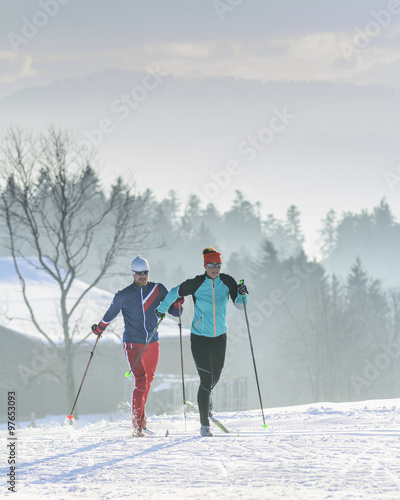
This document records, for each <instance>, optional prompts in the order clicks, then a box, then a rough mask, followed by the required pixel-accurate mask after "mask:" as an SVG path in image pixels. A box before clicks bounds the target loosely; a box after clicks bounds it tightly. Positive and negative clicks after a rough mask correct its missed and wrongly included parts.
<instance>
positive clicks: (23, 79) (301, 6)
mask: <svg viewBox="0 0 400 500" xmlns="http://www.w3.org/2000/svg"><path fill="white" fill-rule="evenodd" d="M105 70H106V71H105ZM115 70H120V71H119V72H117V71H115ZM129 78H131V83H130V84H129ZM54 82H58V83H54ZM399 82H400V1H399V0H386V1H368V2H366V1H365V0H356V1H352V0H343V1H340V0H336V1H332V0H326V1H324V0H314V1H311V0H305V1H302V2H299V1H298V0H297V1H295V0H292V1H285V0H280V1H277V0H276V1H261V0H243V1H240V0H182V1H165V0H154V1H152V0H146V1H137V0H136V1H135V0H132V1H127V0H117V1H113V2H111V1H109V2H104V1H103V2H101V1H94V0H84V1H79V2H78V1H77V0H69V1H68V0H40V1H32V0H29V1H23V0H20V1H18V2H15V1H14V0H3V1H0V126H1V127H2V128H3V127H5V126H7V125H8V124H9V123H11V122H15V121H16V120H17V121H18V122H19V123H20V124H21V125H22V126H24V125H26V126H29V127H31V128H35V125H38V126H41V125H43V124H44V120H45V118H46V120H47V122H48V121H51V122H55V123H57V124H59V125H62V126H69V127H73V128H74V129H75V130H77V131H78V132H79V134H80V135H79V137H80V139H81V140H82V141H83V140H84V139H85V138H86V139H87V137H88V136H91V137H92V140H93V142H95V140H94V139H95V135H96V134H95V132H94V131H95V130H96V129H98V127H99V126H100V122H101V121H102V120H103V122H102V126H103V128H104V130H103V131H104V134H103V136H104V137H103V140H101V141H99V155H100V160H101V165H102V168H103V174H104V178H105V179H110V178H111V177H112V176H113V175H115V174H116V173H122V174H123V175H128V173H129V172H131V171H133V172H134V174H135V177H136V178H137V180H138V185H139V186H140V187H150V188H152V189H153V190H154V192H155V193H156V195H157V196H158V197H160V198H161V197H163V196H165V195H166V193H167V192H168V190H169V189H172V188H175V189H176V190H177V191H178V192H179V193H180V194H181V196H182V198H183V199H184V198H185V196H186V194H188V193H191V192H197V193H198V194H200V195H201V196H202V198H203V199H204V201H205V202H206V201H207V200H208V201H212V202H214V203H215V204H216V205H217V206H218V207H219V208H221V209H225V208H227V207H228V206H229V204H230V201H231V200H232V198H233V196H234V191H235V190H236V189H241V190H242V191H243V192H244V193H245V195H246V196H247V197H248V198H249V199H251V200H252V201H261V202H262V206H263V214H267V213H274V214H275V215H276V216H279V217H281V216H283V215H284V213H285V211H286V209H287V207H288V206H289V205H290V204H296V205H297V206H298V207H299V209H300V211H301V213H302V214H303V217H302V219H303V226H304V230H305V232H306V233H307V237H308V242H307V248H308V249H309V251H310V252H311V251H312V248H313V242H314V240H315V238H316V230H317V229H318V227H319V221H320V220H321V219H322V218H324V216H325V214H326V212H327V211H328V210H329V208H334V209H336V210H337V211H338V213H339V214H340V213H341V212H342V211H344V210H352V211H359V210H360V209H362V208H371V207H372V206H374V205H376V204H377V203H378V202H379V200H380V199H381V198H382V197H384V196H385V197H386V198H387V200H388V202H389V204H390V205H391V207H392V209H393V210H394V212H395V213H396V215H397V217H398V218H399V219H400V196H399V195H400V182H398V183H397V182H396V180H397V178H396V176H397V175H399V176H400V172H399V170H400V144H399V127H398V117H399V111H400V110H399V90H398V86H399ZM306 84H307V85H306ZM34 88H36V91H35V90H34ZM41 89H42V90H41ZM88 89H89V90H88ZM35 92H36V93H35ZM85 92H86V93H85ZM50 97H51V98H52V99H53V100H51V98H50ZM60 101H63V102H60ZM44 117H45V118H44ZM85 132H86V135H85ZM399 180H400V177H399ZM390 182H392V184H390Z"/></svg>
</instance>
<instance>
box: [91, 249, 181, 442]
mask: <svg viewBox="0 0 400 500" xmlns="http://www.w3.org/2000/svg"><path fill="white" fill-rule="evenodd" d="M131 269H132V274H133V283H132V284H131V285H129V286H127V287H126V288H124V289H123V290H120V291H118V292H117V293H116V294H115V296H114V299H113V301H112V303H111V305H110V307H109V308H108V311H107V312H106V313H105V315H104V316H103V319H102V320H101V321H100V323H99V324H95V325H93V326H92V331H93V333H94V334H96V335H101V334H102V333H103V332H104V330H105V329H106V328H107V326H108V325H109V324H110V323H111V321H112V320H113V319H114V318H115V317H116V316H117V315H118V314H119V313H120V312H122V316H123V318H124V325H125V328H124V335H123V347H124V351H125V355H126V358H127V361H128V364H129V368H131V367H133V365H135V366H134V368H133V370H132V373H133V375H134V377H135V386H134V389H133V393H132V424H133V434H132V435H133V436H134V437H142V436H143V435H144V434H143V429H144V428H145V427H146V417H145V404H146V400H147V396H148V394H149V391H150V386H151V383H152V382H153V379H154V373H155V371H156V368H157V364H158V359H159V354H160V345H159V340H158V331H156V332H155V333H154V335H153V336H152V338H151V340H150V342H149V344H148V345H147V347H146V349H145V350H144V351H143V353H142V355H141V356H140V358H139V359H138V356H139V354H140V352H141V351H142V349H143V347H144V345H145V344H146V343H147V342H148V341H149V338H150V336H151V334H152V332H153V331H154V329H155V328H156V326H157V322H158V318H157V316H156V314H155V312H154V311H155V309H156V308H157V306H158V305H159V304H161V302H162V301H163V300H164V298H165V297H166V295H167V293H168V290H167V289H166V287H165V286H164V285H163V284H162V283H153V282H151V281H149V264H148V262H147V260H146V259H144V258H142V257H140V256H138V257H136V258H135V259H134V260H133V261H132V263H131ZM183 301H184V299H183V298H178V299H177V300H176V301H174V303H173V304H172V305H171V307H169V309H168V312H169V313H170V314H172V316H175V317H178V316H179V308H180V307H182V304H183ZM137 360H138V361H137ZM135 363H136V364H135Z"/></svg>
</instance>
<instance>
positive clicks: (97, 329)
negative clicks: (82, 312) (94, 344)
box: [92, 323, 104, 337]
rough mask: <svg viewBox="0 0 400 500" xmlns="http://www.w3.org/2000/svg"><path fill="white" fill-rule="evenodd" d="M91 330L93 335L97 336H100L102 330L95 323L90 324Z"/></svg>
mask: <svg viewBox="0 0 400 500" xmlns="http://www.w3.org/2000/svg"><path fill="white" fill-rule="evenodd" d="M92 332H93V333H94V334H95V335H98V336H99V337H101V336H102V334H103V332H104V330H102V329H101V328H100V327H99V325H96V323H95V324H94V325H92Z"/></svg>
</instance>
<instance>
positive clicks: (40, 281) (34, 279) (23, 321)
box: [0, 257, 188, 342]
mask: <svg viewBox="0 0 400 500" xmlns="http://www.w3.org/2000/svg"><path fill="white" fill-rule="evenodd" d="M18 262H19V266H20V268H21V271H22V274H23V276H24V278H25V281H26V294H27V296H28V298H29V300H30V302H31V304H32V307H33V311H34V313H35V316H36V318H37V320H38V323H39V324H40V326H41V327H42V328H43V329H44V330H45V331H46V332H50V334H49V335H50V337H51V338H52V339H53V340H54V341H56V342H57V341H61V340H62V336H61V333H57V332H60V317H61V314H60V306H59V297H60V290H59V288H58V285H57V284H56V283H55V282H54V281H52V280H51V279H50V277H49V276H48V275H47V274H46V273H44V272H43V271H42V270H40V269H39V268H38V263H37V259H35V258H30V259H29V261H28V260H23V259H19V260H18ZM129 283H130V281H129V277H128V280H127V285H128V284H129ZM87 286H88V285H87V284H86V283H84V282H83V281H80V280H75V281H74V285H73V287H72V289H71V292H70V293H69V299H68V301H67V306H68V307H71V305H72V304H73V303H74V302H75V301H76V300H77V298H78V297H79V296H80V295H81V294H82V292H83V291H84V290H85V289H86V288H87ZM112 298H113V295H112V294H111V293H108V292H106V291H104V290H101V289H99V288H93V289H92V290H91V291H90V292H89V293H88V294H87V295H86V297H85V298H84V299H83V301H82V303H81V305H80V306H79V307H78V308H77V310H76V312H75V314H74V320H75V323H76V325H77V331H76V333H75V335H74V340H75V341H78V340H81V339H82V338H83V337H85V336H86V335H87V334H88V333H89V332H90V326H91V325H92V324H93V323H95V322H98V321H99V320H100V319H101V318H102V316H103V315H104V313H105V312H106V310H107V308H108V307H109V305H110V303H111V301H112ZM0 314H1V317H2V324H3V326H6V327H8V328H11V329H13V330H16V331H18V332H21V333H24V334H25V335H29V336H31V337H34V338H37V339H41V340H43V336H42V335H41V334H40V333H39V332H38V331H37V330H36V328H35V327H34V325H33V324H32V321H31V319H30V316H29V311H28V308H27V306H26V304H25V302H24V299H23V295H22V290H21V284H20V282H19V279H18V275H17V273H16V272H15V269H14V264H13V260H12V258H11V257H1V258H0ZM113 332H115V333H117V334H118V335H122V332H123V322H122V317H121V315H119V316H118V317H117V318H116V319H115V320H114V321H113V323H112V324H111V325H110V327H109V328H108V330H107V338H109V339H111V340H118V338H117V337H116V336H115V335H111V333H113ZM178 333H179V332H178V328H177V325H176V322H175V321H174V320H173V319H171V318H168V317H166V318H165V320H164V321H163V324H162V327H160V337H161V338H162V337H164V338H165V337H170V336H177V335H178ZM183 333H184V335H188V332H187V331H186V330H185V331H184V332H183Z"/></svg>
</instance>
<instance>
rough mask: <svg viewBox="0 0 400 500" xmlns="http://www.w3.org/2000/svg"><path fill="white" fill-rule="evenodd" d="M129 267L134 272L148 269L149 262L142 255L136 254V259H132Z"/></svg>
mask: <svg viewBox="0 0 400 500" xmlns="http://www.w3.org/2000/svg"><path fill="white" fill-rule="evenodd" d="M131 269H132V272H133V273H135V272H136V271H148V270H149V263H148V262H147V260H146V259H143V257H140V256H139V255H138V256H137V257H136V259H133V261H132V262H131Z"/></svg>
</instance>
